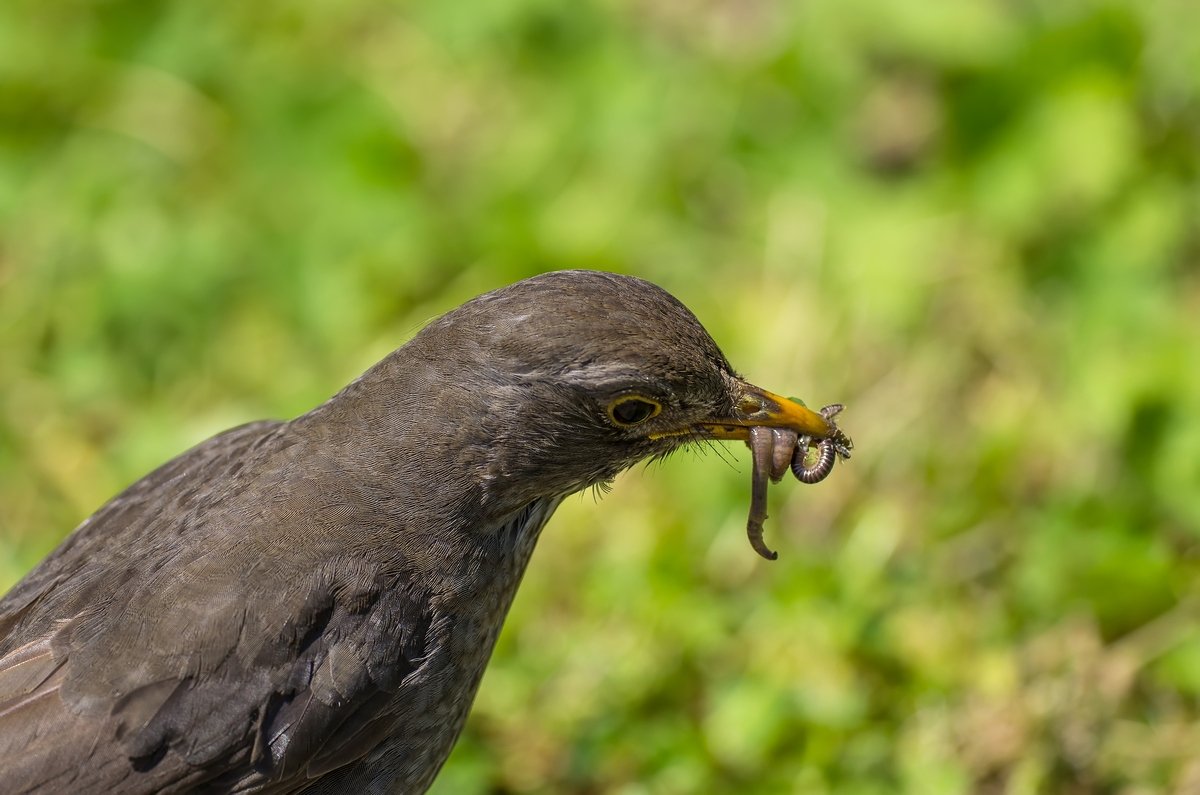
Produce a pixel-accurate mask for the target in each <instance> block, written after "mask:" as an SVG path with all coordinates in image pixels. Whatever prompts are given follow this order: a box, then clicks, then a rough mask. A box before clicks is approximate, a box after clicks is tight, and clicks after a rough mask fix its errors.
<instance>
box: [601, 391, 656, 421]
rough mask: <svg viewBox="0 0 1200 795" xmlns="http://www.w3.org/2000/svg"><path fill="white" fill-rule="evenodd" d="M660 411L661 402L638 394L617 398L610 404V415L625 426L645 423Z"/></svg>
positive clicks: (613, 419)
mask: <svg viewBox="0 0 1200 795" xmlns="http://www.w3.org/2000/svg"><path fill="white" fill-rule="evenodd" d="M660 411H662V406H661V405H660V404H658V403H656V402H654V401H653V400H650V399H649V398H644V397H640V396H636V395H626V396H625V397H621V398H617V399H616V400H614V401H613V402H612V403H611V404H609V406H608V416H609V417H610V418H611V419H612V421H613V422H614V423H615V424H617V425H621V426H624V427H628V426H630V425H638V424H640V423H643V422H645V421H646V420H648V419H650V418H651V417H653V416H655V415H657V414H658V412H660Z"/></svg>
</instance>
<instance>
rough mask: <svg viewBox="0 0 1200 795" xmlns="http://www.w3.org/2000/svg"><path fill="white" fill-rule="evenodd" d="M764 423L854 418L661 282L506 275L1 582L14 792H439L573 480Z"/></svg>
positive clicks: (6, 724) (1, 665)
mask: <svg viewBox="0 0 1200 795" xmlns="http://www.w3.org/2000/svg"><path fill="white" fill-rule="evenodd" d="M828 413H829V412H826V414H828ZM751 428H773V429H780V430H781V431H782V432H785V433H789V434H796V435H799V436H800V438H805V437H809V438H811V439H816V440H822V439H829V438H833V437H834V436H835V434H837V433H838V432H837V431H836V426H835V425H834V424H833V422H832V421H831V420H830V419H828V418H827V417H826V416H823V415H822V414H818V413H816V412H813V411H810V410H809V409H807V408H805V407H804V406H803V405H802V404H800V403H798V402H794V401H792V400H789V399H786V398H780V397H778V396H776V395H773V394H772V393H770V392H766V391H764V390H762V389H759V388H758V387H755V386H752V385H750V384H749V383H747V382H746V381H744V380H742V379H741V378H740V377H739V376H738V375H737V374H736V373H735V372H734V371H733V369H732V368H731V367H730V365H729V362H728V361H726V359H725V356H724V355H723V354H722V353H721V351H720V350H719V349H718V348H717V345H716V344H715V343H714V342H713V341H712V339H711V338H710V337H709V335H708V333H707V332H706V331H705V330H704V328H703V327H702V326H701V325H700V323H699V321H697V320H696V318H695V317H694V316H693V315H692V314H691V312H689V311H688V310H687V309H686V308H685V307H684V306H683V305H682V304H681V303H680V302H679V301H677V300H676V299H675V298H673V297H672V296H670V295H669V294H668V293H666V292H665V291H663V290H662V289H660V288H658V287H656V286H654V285H652V284H650V283H648V282H645V281H642V280H640V279H635V278H630V277H627V276H618V275H614V274H610V273H602V272H595V271H562V272H555V273H547V274H543V275H541V276H537V277H535V278H532V279H528V280H526V281H522V282H519V283H517V284H514V285H511V286H509V287H506V288H503V289H500V290H496V291H494V292H491V293H487V294H486V295H482V296H480V297H478V298H476V299H474V300H472V301H470V302H468V303H466V304H464V305H462V306H460V307H458V308H457V309H455V310H453V311H451V312H449V313H447V314H446V315H443V316H442V317H440V318H438V319H437V320H434V321H433V322H431V323H430V324H429V325H428V326H426V327H425V328H424V329H423V330H422V331H421V332H420V333H418V334H417V335H416V336H415V337H414V338H413V339H412V340H411V341H410V342H409V343H408V344H406V345H404V346H403V347H401V348H399V349H398V350H396V351H395V352H393V353H392V354H390V355H389V356H388V357H387V358H385V359H384V360H383V361H381V362H379V363H378V364H377V365H375V366H374V367H372V368H371V369H370V370H368V371H367V372H366V373H365V374H363V375H362V376H361V377H359V378H358V379H357V380H356V381H354V382H353V383H351V384H350V385H349V386H347V387H346V388H345V389H343V390H342V391H341V392H339V393H338V394H336V395H335V396H334V397H332V398H330V399H329V400H328V401H327V402H325V403H324V404H322V405H320V406H318V407H317V408H315V409H313V410H312V411H310V412H308V413H307V414H304V415H303V416H301V417H298V418H296V419H294V420H292V421H290V422H255V423H251V424H249V425H243V426H241V427H238V428H234V429H232V430H229V431H226V432H224V433H222V434H219V435H217V436H215V437H213V438H212V439H209V440H208V441H206V442H203V443H201V444H199V445H198V446H196V447H194V448H192V449H191V450H188V451H187V452H185V453H183V454H182V455H180V456H179V457H178V458H175V459H174V460H172V461H169V462H167V463H166V464H164V465H162V466H161V467H159V468H158V469H156V470H155V471H153V472H151V473H150V474H149V475H147V476H146V477H144V478H142V479H141V480H139V481H137V482H136V483H134V484H133V485H132V486H130V487H129V488H127V489H126V490H125V491H123V492H122V493H121V494H119V495H117V496H116V497H114V498H113V499H112V500H111V501H110V502H108V503H107V504H106V505H104V506H103V507H101V508H100V509H99V510H98V511H97V512H96V513H95V514H93V515H92V516H91V517H90V518H88V519H87V520H85V521H84V522H83V524H81V525H80V526H79V527H78V528H77V529H76V530H75V531H74V533H72V534H71V535H70V536H69V537H68V538H67V539H66V540H65V541H64V542H63V543H62V544H61V545H60V546H59V547H58V548H57V549H56V550H55V551H54V552H52V553H51V554H50V556H49V557H48V558H46V560H44V561H43V562H42V563H41V564H40V565H39V566H38V567H37V568H36V569H34V570H33V571H32V572H31V573H29V574H28V575H27V576H26V577H25V578H24V579H23V580H21V581H20V582H19V583H18V584H17V585H16V586H15V587H14V588H13V589H12V591H11V592H9V594H8V595H7V596H6V597H5V598H4V599H3V601H0V771H3V777H2V778H0V790H3V791H4V792H7V793H30V792H36V793H60V792H62V793H85V794H86V793H112V792H120V793H141V792H183V791H204V792H271V793H275V792H309V793H373V792H389V793H419V792H424V791H425V790H426V789H427V788H428V787H429V785H430V783H431V782H432V780H433V778H434V776H435V775H436V774H437V771H438V770H439V768H440V767H441V765H442V763H443V762H444V761H445V759H446V757H447V755H448V754H449V752H450V749H451V747H452V746H453V744H454V741H455V739H456V738H457V737H458V734H459V732H460V730H461V729H462V726H463V722H464V720H465V719H466V716H467V711H468V709H469V707H470V705H471V702H472V700H473V698H474V696H475V692H476V689H477V687H478V685H479V680H480V677H481V676H482V674H483V670H484V667H485V665H486V663H487V661H488V658H489V656H490V655H491V652H492V647H493V645H494V644H495V641H496V635H497V633H498V632H499V631H500V627H501V624H502V623H503V621H504V616H505V614H506V612H507V610H508V608H509V605H510V603H511V602H512V598H513V594H514V593H515V591H516V589H517V585H518V584H519V582H520V579H521V576H522V573H523V572H524V570H525V565H526V563H527V562H528V560H529V556H530V553H531V552H532V550H533V547H534V544H535V543H536V541H537V538H538V534H539V533H540V531H541V529H542V527H543V525H545V523H546V520H547V519H549V517H550V515H551V514H552V513H553V512H554V509H555V508H556V507H557V506H558V504H559V503H560V502H561V500H562V499H563V498H564V497H565V496H566V495H568V494H571V493H573V492H577V491H579V490H581V489H585V488H588V487H589V486H594V485H596V484H600V483H604V482H606V481H608V480H610V479H612V478H613V477H614V476H615V475H616V474H617V473H618V472H620V471H621V470H623V469H625V468H626V467H629V466H630V465H632V464H634V463H635V462H637V461H639V460H642V459H644V458H646V457H648V456H661V455H665V454H667V453H669V452H671V451H672V450H674V449H676V448H678V447H680V446H682V445H685V444H688V443H689V442H694V441H697V440H702V439H712V438H718V439H742V440H747V439H749V438H750V430H751ZM791 438H792V439H795V438H796V436H792V437H791Z"/></svg>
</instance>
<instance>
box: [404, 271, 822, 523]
mask: <svg viewBox="0 0 1200 795" xmlns="http://www.w3.org/2000/svg"><path fill="white" fill-rule="evenodd" d="M406 350H407V352H408V355H409V356H417V357H418V358H419V359H420V360H421V361H424V362H426V363H427V366H426V367H425V369H424V370H423V371H421V374H420V375H419V376H418V377H417V379H416V380H417V381H419V382H421V383H423V384H424V389H425V391H426V393H427V394H426V400H427V401H428V405H427V406H425V408H427V409H428V410H430V411H431V412H433V411H435V410H436V411H438V412H439V413H441V414H442V416H452V417H454V422H455V423H456V425H455V427H452V428H446V429H445V432H446V433H449V434H451V435H452V436H453V437H454V440H455V441H454V444H453V445H447V449H454V450H468V451H471V452H470V453H469V454H467V455H466V457H465V459H464V460H463V463H464V464H466V465H467V466H469V467H470V468H471V469H472V470H473V471H474V477H475V480H476V482H477V483H479V484H480V485H481V486H482V487H483V491H484V492H485V493H486V494H488V495H491V496H492V497H494V498H495V499H501V498H500V496H499V495H503V498H502V502H504V503H507V504H508V505H507V506H506V507H512V505H519V504H522V503H523V502H525V501H527V500H529V499H536V498H539V497H547V496H561V495H564V494H568V493H571V492H574V491H578V490H580V489H583V488H586V487H588V486H591V485H595V484H598V483H603V482H605V481H607V480H609V479H611V478H612V477H613V476H615V475H616V474H617V473H618V472H619V471H621V470H622V469H625V468H626V467H629V466H631V465H632V464H634V463H636V462H637V461H639V460H642V459H644V458H647V457H654V456H661V455H665V454H667V453H669V452H671V451H672V450H674V449H676V448H678V447H680V446H682V445H685V444H687V443H689V442H695V441H698V440H703V439H741V440H745V439H748V438H749V433H750V428H752V427H756V426H757V427H763V426H765V427H775V428H783V429H790V430H791V431H793V432H795V433H796V434H797V435H802V436H810V437H813V438H815V439H820V438H824V437H826V436H829V435H831V434H832V433H835V432H836V429H835V428H834V426H833V424H832V423H831V422H829V421H828V420H827V419H826V418H825V417H823V416H822V415H821V414H818V413H816V412H813V411H811V410H809V409H808V408H806V407H804V406H803V405H801V404H799V403H797V402H794V401H792V400H789V399H786V398H782V397H779V396H778V395H775V394H773V393H771V392H768V391H766V390H764V389H761V388H759V387H757V386H754V385H753V384H750V383H748V382H746V381H745V380H744V379H742V378H741V377H739V376H738V375H737V374H736V373H735V372H734V370H733V368H732V367H731V366H730V364H729V362H728V360H726V358H725V356H724V354H722V353H721V351H720V349H719V348H718V347H717V345H716V343H715V342H713V340H712V338H711V337H710V336H709V335H708V332H706V331H705V330H704V327H703V326H702V325H701V324H700V322H699V321H698V320H697V319H696V317H695V316H694V315H693V314H692V313H691V312H690V311H689V310H688V309H687V308H686V307H685V306H684V305H683V304H681V303H680V302H679V301H678V300H676V299H675V298H674V297H672V296H671V295H670V294H668V293H667V292H666V291H664V290H662V289H661V288H659V287H657V286H655V285H653V284H651V283H649V282H646V281H643V280H641V279H636V278H633V277H629V276H620V275H616V274H611V273H603V272H597V271H560V272H554V273H547V274H543V275H541V276H537V277H534V278H531V279H527V280H525V281H522V282H518V283H517V284H514V285H511V286H509V287H505V288H503V289H500V290H496V291H494V292H491V293H487V294H485V295H482V296H480V297H479V298H476V299H474V300H472V301H470V302H468V303H466V304H464V305H462V306H460V307H459V308H457V309H455V310H453V311H451V312H449V313H447V314H446V315H443V316H442V317H440V318H438V319H437V320H435V321H434V322H433V323H431V324H430V325H429V326H427V327H426V328H425V329H424V330H423V331H422V332H421V334H420V335H418V336H417V338H416V339H414V340H413V342H412V343H410V345H408V346H406V347H405V348H404V349H401V351H400V352H398V353H403V352H405V351H406ZM409 378H410V380H412V373H411V371H410V373H409ZM430 444H433V445H436V444H437V442H436V440H435V439H433V438H431V439H430Z"/></svg>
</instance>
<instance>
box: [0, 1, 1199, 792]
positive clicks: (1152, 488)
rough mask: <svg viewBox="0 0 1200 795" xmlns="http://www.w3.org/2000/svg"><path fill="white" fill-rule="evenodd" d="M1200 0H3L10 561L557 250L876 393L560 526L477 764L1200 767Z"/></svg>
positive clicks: (326, 386) (1098, 777) (1115, 777)
mask: <svg viewBox="0 0 1200 795" xmlns="http://www.w3.org/2000/svg"><path fill="white" fill-rule="evenodd" d="M1197 30H1200V5H1198V4H1195V3H1192V2H1188V1H1187V0H1156V1H1155V2H1135V1H1134V0H1125V1H1124V2H1116V1H1115V0H1114V1H1112V2H1104V1H1103V0H1054V1H1053V2H1052V0H1042V2H1032V1H1031V0H1008V1H1007V2H1006V1H1004V0H929V1H928V2H920V3H917V2H907V3H904V2H899V0H807V1H806V2H794V3H788V2H783V0H677V1H675V2H671V1H669V0H593V1H591V2H588V1H586V0H585V2H574V3H562V2H550V1H549V0H479V1H478V2H474V3H471V4H469V5H464V4H459V3H439V2H433V0H427V1H426V2H408V3H400V2H392V3H388V2H384V0H341V1H340V2H338V3H332V2H320V0H310V1H309V2H299V3H297V2H287V3H284V2H278V1H277V0H260V2H255V3H243V4H219V5H214V4H205V3H188V2H145V1H144V0H140V1H139V2H134V1H133V0H106V1H105V2H100V1H99V0H90V1H89V0H60V1H59V2H51V3H46V2H39V1H35V0H7V2H5V3H3V4H0V350H2V351H3V355H2V356H0V383H2V384H3V389H2V391H0V586H7V585H8V584H10V583H11V582H13V581H15V580H16V579H17V578H18V577H20V576H21V574H22V573H23V572H24V571H26V570H27V569H28V568H30V567H32V566H33V565H34V564H35V563H36V562H37V561H38V560H39V559H40V558H41V557H42V556H43V555H44V554H45V553H46V552H48V551H49V550H50V549H51V548H52V547H53V546H54V545H55V544H56V543H57V542H58V541H59V540H60V539H61V538H62V536H63V535H64V534H65V533H66V532H68V530H69V529H70V528H71V527H72V526H74V524H76V523H77V522H78V521H79V520H81V519H82V518H83V517H85V516H86V515H88V514H89V513H91V512H92V511H93V510H95V508H96V507H98V506H99V505H100V504H101V503H102V502H103V501H104V500H105V499H107V498H108V497H110V496H111V495H112V494H114V493H116V492H117V491H118V490H119V489H120V488H122V487H123V486H124V485H125V484H128V483H129V482H131V481H133V480H134V479H136V478H137V477H139V476H140V475H141V474H144V473H145V472H146V471H148V470H149V469H151V468H152V467H154V466H155V465H157V464H158V463H160V462H162V461H163V460H165V459H166V458H168V457H170V456H172V455H174V454H175V453H177V452H179V451H180V450H182V449H184V448H186V447H187V446H189V445H191V444H194V443H196V442H198V441H200V440H202V439H203V438H205V437H206V436H208V435H210V434H211V433H213V432H216V431H218V430H220V429H222V428H225V427H228V426H230V425H232V424H235V423H238V422H242V421H245V420H250V419H253V418H258V417H261V416H291V415H295V414H297V413H300V412H303V411H305V410H307V409H308V408H309V407H311V406H313V405H314V404H316V403H318V402H319V401H321V400H323V399H324V398H325V397H326V396H327V395H329V394H331V393H332V392H333V391H335V390H336V389H337V388H338V387H340V386H341V385H342V384H343V383H345V382H346V381H348V380H349V379H351V378H353V377H354V376H355V375H356V374H357V373H358V372H360V371H361V370H363V369H365V368H366V367H367V366H368V365H369V364H371V363H372V362H374V361H375V360H377V359H378V358H380V357H381V356H382V355H383V354H384V353H385V352H386V351H388V350H390V349H391V348H392V347H395V346H396V345H398V344H400V343H401V342H403V341H404V340H405V339H406V338H407V337H408V336H410V335H411V334H412V332H413V331H414V330H415V329H416V328H418V327H419V326H420V325H421V324H422V323H423V322H424V321H425V320H427V319H428V318H430V317H432V316H433V315H435V314H437V313H439V312H441V311H443V310H445V309H447V308H449V307H451V306H454V305H456V304H457V303H459V302H461V301H463V300H465V299H467V298H469V297H471V296H472V295H474V294H476V293H478V292H480V291H483V290H484V289H488V288H492V287H496V286H499V285H502V284H505V283H508V282H511V281H514V280H516V279H519V278H522V277H525V276H528V275H531V274H534V273H537V272H539V271H543V270H547V269H554V268H564V267H595V268H604V269H609V270H617V271H622V272H627V273H633V274H637V275H640V276H643V277H645V278H648V279H651V280H652V281H656V282H658V283H659V284H662V285H663V286H665V287H666V288H668V289H669V290H671V291H672V292H674V293H675V294H676V295H678V296H679V297H680V298H681V299H682V300H684V302H685V303H687V304H688V305H689V306H691V307H692V308H693V309H694V310H695V311H696V313H697V314H698V315H699V317H700V318H701V319H702V320H703V321H704V322H705V323H706V325H707V326H708V327H709V329H710V330H711V331H712V332H713V335H714V337H715V338H716V339H717V340H718V342H720V343H721V344H722V345H723V347H724V348H725V350H726V352H727V353H728V354H729V356H730V358H731V359H732V360H733V361H734V362H735V364H737V365H738V366H739V367H740V368H742V369H743V371H744V372H745V373H746V375H747V376H749V377H750V378H751V379H752V380H756V381H758V382H759V383H762V384H763V385H765V386H767V387H769V388H772V389H775V390H777V391H780V392H783V393H785V394H799V395H801V396H802V397H804V398H805V399H806V400H807V401H808V402H809V403H810V404H816V405H820V404H822V403H825V402H833V401H835V400H836V401H844V402H845V403H846V404H848V406H849V409H848V410H847V412H846V414H845V415H844V420H843V425H844V427H845V428H846V429H847V430H848V431H850V432H851V433H852V434H853V435H854V437H855V440H856V442H857V451H856V455H855V457H854V460H853V461H852V462H849V463H848V464H845V465H842V466H839V467H838V468H837V469H836V470H835V473H834V476H833V477H832V478H830V479H829V480H828V481H826V482H825V483H823V484H821V485H820V486H819V487H816V488H808V487H803V486H800V485H798V484H795V483H792V484H791V485H786V486H782V487H778V488H776V489H774V490H773V492H772V518H771V520H770V521H769V522H768V525H767V535H768V542H769V543H770V544H771V545H772V546H773V547H775V548H777V549H779V550H780V551H781V556H780V560H779V561H778V562H777V563H774V564H768V563H764V562H763V561H761V560H758V559H757V558H756V557H755V556H754V555H753V553H752V552H751V551H750V549H749V547H748V545H747V544H746V542H745V538H744V521H745V514H746V509H747V505H748V500H749V485H748V480H749V473H748V467H747V459H748V456H747V453H746V451H745V450H742V449H734V448H732V447H730V448H729V451H728V454H727V456H725V457H726V458H727V459H728V460H729V461H731V462H733V466H729V465H726V463H724V462H722V460H721V459H720V458H717V457H715V456H712V455H709V456H701V455H692V454H686V453H685V454H680V455H678V456H676V457H674V458H673V459H672V460H670V461H668V462H665V463H663V464H661V465H655V466H652V467H649V468H639V469H638V470H635V471H633V472H631V473H629V474H627V475H626V476H624V477H623V478H621V479H620V480H619V482H618V483H617V486H616V489H615V491H614V493H613V494H612V496H611V497H609V498H608V499H606V500H604V501H603V502H602V503H601V504H598V505H597V504H593V500H592V498H591V497H590V496H586V495H585V496H583V497H581V498H575V499H572V500H569V501H568V503H567V504H566V505H565V506H564V508H563V509H562V510H561V511H560V514H559V515H558V517H556V519H555V520H554V522H553V523H552V524H551V526H550V528H549V529H548V530H547V532H546V534H545V535H544V537H543V539H542V542H541V545H540V548H539V550H538V553H537V554H536V555H535V557H534V561H533V564H532V566H531V568H530V571H529V573H528V575H527V577H526V580H525V583H524V586H523V589H522V592H521V594H520V595H519V597H518V599H517V602H516V605H515V606H514V608H513V613H512V616H511V618H510V621H509V623H508V626H507V627H506V630H505V633H504V635H503V637H502V638H501V641H500V644H499V648H498V649H497V653H496V657H495V660H494V662H493V665H492V667H491V669H490V670H489V673H488V674H487V677H486V678H485V680H484V684H483V688H482V691H481V693H480V696H479V699H478V702H477V705H476V709H475V712H474V714H473V715H472V718H471V721H470V723H469V726H468V729H467V731H466V733H465V735H464V737H463V740H462V742H461V743H460V745H459V747H458V748H457V749H456V751H455V753H454V755H453V757H452V759H451V761H450V763H449V764H448V766H447V768H446V770H445V771H444V775H443V778H442V780H441V781H440V782H439V784H438V786H437V788H436V792H438V793H442V794H443V795H446V794H448V793H467V794H468V795H469V794H470V793H517V792H529V793H601V792H603V793H618V794H619V795H641V793H699V792H735V791H736V792H756V793H757V792H762V793H776V792H780V793H782V792H797V793H821V792H830V793H833V792H836V793H849V794H851V795H859V794H861V795H867V794H868V793H892V792H908V793H934V794H935V795H936V794H937V793H966V792H982V793H1013V795H1021V794H1023V793H1037V792H1056V793H1058V792H1062V793H1091V792H1096V793H1128V794H1129V795H1135V794H1136V795H1146V794H1148V793H1159V792H1164V793H1165V792H1195V791H1197V789H1198V788H1200V761H1197V760H1198V759H1200V754H1197V749H1200V720H1198V719H1200V589H1198V587H1197V585H1196V582H1197V573H1198V570H1200V558H1198V543H1200V411H1198V409H1200V354H1198V353H1197V351H1198V349H1200V268H1198V267H1197V266H1198V261H1200V229H1198V218H1200V214H1198V212H1197V210H1198V204H1200V189H1198V188H1200V182H1198V180H1197V176H1198V174H1197V171H1198V168H1200V102H1198V100H1200V36H1197V35H1196V31H1197Z"/></svg>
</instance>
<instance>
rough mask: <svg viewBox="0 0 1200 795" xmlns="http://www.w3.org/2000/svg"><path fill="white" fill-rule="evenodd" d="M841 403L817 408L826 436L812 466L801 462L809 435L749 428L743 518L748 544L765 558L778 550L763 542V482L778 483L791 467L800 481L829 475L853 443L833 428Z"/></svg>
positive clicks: (765, 483)
mask: <svg viewBox="0 0 1200 795" xmlns="http://www.w3.org/2000/svg"><path fill="white" fill-rule="evenodd" d="M842 408H843V406H842V404H841V403H832V404H830V405H828V406H826V407H825V408H823V409H821V416H822V417H824V418H825V420H826V421H827V422H828V423H829V425H830V427H831V428H832V431H831V432H830V434H829V436H827V437H826V438H824V439H821V440H820V441H818V442H817V460H816V461H815V462H814V463H813V465H812V466H806V465H805V463H804V462H805V459H806V458H807V456H808V448H809V446H810V445H811V444H812V437H810V436H799V435H798V434H797V433H796V432H795V431H792V430H788V429H786V428H766V427H761V426H759V427H752V428H750V438H749V439H748V440H747V444H749V446H750V456H751V458H752V461H753V463H752V464H751V470H750V516H749V517H748V518H747V520H746V537H747V538H749V539H750V546H751V547H753V548H754V551H755V552H757V553H758V554H759V555H761V556H762V557H764V558H766V559H767V560H775V559H777V558H778V557H779V553H778V552H775V551H774V550H772V549H771V548H770V547H768V546H767V545H766V542H764V541H763V522H765V521H766V520H767V483H768V481H770V482H774V483H778V482H779V481H780V479H781V478H782V477H783V475H784V473H785V472H787V470H788V467H789V466H790V467H791V470H792V474H793V475H795V476H796V478H797V479H798V480H800V481H801V482H803V483H819V482H821V481H822V480H824V479H825V478H827V477H829V473H830V472H831V471H833V464H834V462H835V461H836V460H837V459H838V458H849V457H850V451H851V450H852V449H853V448H854V443H853V442H851V441H850V437H849V436H847V435H846V434H845V432H844V431H842V429H841V428H838V427H837V424H836V423H835V422H834V421H833V418H834V416H836V415H837V414H838V413H839V412H841V410H842Z"/></svg>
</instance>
